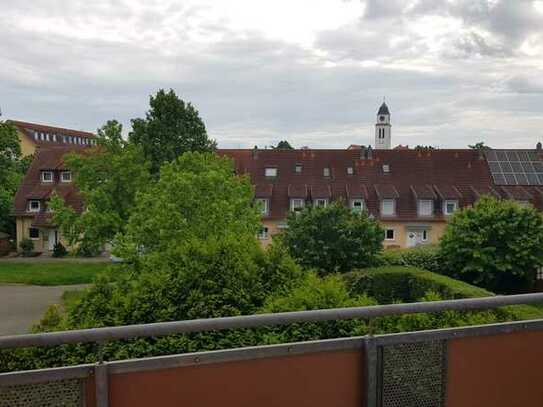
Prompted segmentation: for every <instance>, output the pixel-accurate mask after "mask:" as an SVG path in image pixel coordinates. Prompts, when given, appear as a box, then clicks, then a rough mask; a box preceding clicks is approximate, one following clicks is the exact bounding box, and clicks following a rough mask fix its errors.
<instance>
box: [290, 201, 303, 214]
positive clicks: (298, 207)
mask: <svg viewBox="0 0 543 407" xmlns="http://www.w3.org/2000/svg"><path fill="white" fill-rule="evenodd" d="M297 204H299V205H297ZM304 207H305V200H304V199H302V198H292V199H291V200H290V210H291V211H292V212H300V211H301V210H303V209H304Z"/></svg>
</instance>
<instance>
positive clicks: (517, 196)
mask: <svg viewBox="0 0 543 407" xmlns="http://www.w3.org/2000/svg"><path fill="white" fill-rule="evenodd" d="M501 189H502V191H503V192H504V193H505V196H506V197H507V198H508V199H514V200H517V201H531V200H532V199H533V198H534V197H533V195H532V194H530V193H529V192H528V191H526V189H524V188H523V187H521V186H502V187H501Z"/></svg>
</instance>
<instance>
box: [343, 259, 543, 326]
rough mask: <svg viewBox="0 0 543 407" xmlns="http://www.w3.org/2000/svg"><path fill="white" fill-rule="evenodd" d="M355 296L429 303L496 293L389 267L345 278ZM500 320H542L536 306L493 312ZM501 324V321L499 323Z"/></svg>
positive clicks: (418, 271) (383, 301) (426, 273)
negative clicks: (429, 297)
mask: <svg viewBox="0 0 543 407" xmlns="http://www.w3.org/2000/svg"><path fill="white" fill-rule="evenodd" d="M342 278H343V280H344V281H345V283H346V285H347V287H348V290H349V293H350V295H352V296H359V295H367V296H369V297H373V298H375V299H376V300H377V302H378V303H379V304H391V303H394V302H415V301H421V300H425V297H426V296H427V295H428V293H435V295H437V296H439V299H443V300H449V299H460V298H476V297H490V296H494V295H495V294H494V293H492V292H490V291H487V290H485V289H483V288H479V287H475V286H473V285H470V284H468V283H464V282H463V281H459V280H455V279H452V278H450V277H447V276H443V275H441V274H436V273H432V272H430V271H427V270H422V269H419V268H416V267H403V266H385V267H377V268H370V269H362V270H356V271H352V272H350V273H347V274H344V275H343V276H342ZM491 313H492V314H493V315H494V316H495V317H497V320H498V321H507V320H510V321H513V320H523V319H535V318H541V317H542V312H541V311H540V310H539V309H538V308H536V307H533V306H529V305H518V306H512V307H502V308H500V309H497V310H494V311H491ZM496 322H497V321H496Z"/></svg>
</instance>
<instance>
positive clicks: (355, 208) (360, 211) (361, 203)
mask: <svg viewBox="0 0 543 407" xmlns="http://www.w3.org/2000/svg"><path fill="white" fill-rule="evenodd" d="M355 203H360V209H358V208H357V207H356V206H355ZM365 208H366V203H365V202H364V200H363V199H362V198H354V199H351V210H352V211H353V212H357V213H362V212H363V211H364V209H365Z"/></svg>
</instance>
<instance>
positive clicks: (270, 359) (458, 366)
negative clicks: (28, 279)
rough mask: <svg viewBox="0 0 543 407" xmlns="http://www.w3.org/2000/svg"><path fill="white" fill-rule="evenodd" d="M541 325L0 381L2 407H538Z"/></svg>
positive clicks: (304, 316) (179, 326)
mask: <svg viewBox="0 0 543 407" xmlns="http://www.w3.org/2000/svg"><path fill="white" fill-rule="evenodd" d="M542 302H543V294H526V295H514V296H498V297H488V298H477V299H463V300H451V301H438V302H424V303H410V304H392V305H378V306H371V307H357V308H341V309H328V310H316V311H303V312H287V313H279V314H262V315H249V316H239V317H227V318H216V319H202V320H189V321H177V322H164V323H156V324H146V325H131V326H121V327H110V328H97V329H86V330H74V331H65V332H53V333H43V334H30V335H19V336H6V337H0V349H8V348H21V347H30V346H53V345H62V344H69V343H88V342H96V343H98V344H103V343H105V342H107V341H112V340H120V339H130V338H138V337H157V336H164V335H172V334H182V333H189V332H202V331H211V330H213V331H216V330H224V329H233V328H253V327H259V326H273V325H285V324H290V323H299V322H320V321H332V320H339V319H371V318H375V317H383V316H390V315H401V314H413V313H426V312H440V311H447V310H457V311H464V310H480V309H490V308H497V307H501V306H506V305H519V304H533V303H542ZM542 344H543V320H535V321H522V322H510V323H503V324H493V325H483V326H473V327H464V328H451V329H440V330H433V331H421V332H411V333H400V334H392V335H378V336H371V335H368V336H364V337H355V338H342V339H330V340H320V341H312V342H302V343H291V344H281V345H269V346H257V347H250V348H241V349H231V350H221V351H212V352H199V353H188V354H181V355H171V356H160V357H150V358H144V359H135V360H125V361H107V362H106V361H100V362H98V363H96V364H86V365H79V366H70V367H62V368H53V369H42V370H34V371H22V372H14V373H4V374H0V407H4V406H14V407H18V406H82V405H84V406H87V407H94V406H96V407H106V406H112V407H125V406H126V407H128V406H130V407H139V406H149V405H154V406H181V405H183V406H202V407H207V406H210V407H211V406H218V405H220V406H259V407H268V406H281V407H286V406H312V407H320V406H367V407H377V406H379V407H380V406H384V407H396V406H398V407H409V406H417V407H434V406H447V407H450V406H454V407H456V406H458V407H460V406H462V407H465V406H477V407H481V406H493V407H495V406H497V407H501V406H508V407H509V406H540V405H543V386H541V383H542V382H543V373H542V372H541V367H540V366H541V365H542V363H543V346H542Z"/></svg>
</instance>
